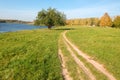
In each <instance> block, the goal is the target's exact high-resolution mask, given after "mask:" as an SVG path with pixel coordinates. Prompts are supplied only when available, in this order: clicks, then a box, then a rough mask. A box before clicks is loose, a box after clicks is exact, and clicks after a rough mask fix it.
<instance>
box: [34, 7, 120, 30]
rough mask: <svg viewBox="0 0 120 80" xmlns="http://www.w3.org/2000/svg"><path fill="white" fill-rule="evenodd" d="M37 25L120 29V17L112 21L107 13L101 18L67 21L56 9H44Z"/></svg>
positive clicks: (38, 16)
mask: <svg viewBox="0 0 120 80" xmlns="http://www.w3.org/2000/svg"><path fill="white" fill-rule="evenodd" d="M34 24H35V25H38V26H41V25H45V26H48V28H49V29H51V28H52V27H53V26H63V25H85V26H100V27H116V28H120V16H116V17H115V18H114V19H112V18H111V17H110V16H109V14H108V13H105V14H104V15H103V16H102V17H101V18H100V19H99V18H80V19H69V20H66V15H65V14H64V13H61V12H59V11H57V10H56V9H55V8H48V9H47V10H45V9H42V10H41V11H40V12H38V15H37V17H36V20H35V21H34Z"/></svg>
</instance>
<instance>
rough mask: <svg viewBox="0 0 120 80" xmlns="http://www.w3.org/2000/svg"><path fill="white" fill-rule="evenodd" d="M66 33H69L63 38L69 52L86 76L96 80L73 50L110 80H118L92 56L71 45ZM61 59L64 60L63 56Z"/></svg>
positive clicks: (63, 35)
mask: <svg viewBox="0 0 120 80" xmlns="http://www.w3.org/2000/svg"><path fill="white" fill-rule="evenodd" d="M66 32H67V31H65V32H63V34H62V38H63V39H64V43H65V45H66V47H67V50H68V51H69V52H70V54H71V56H72V57H73V59H74V61H75V62H76V63H77V64H78V66H79V67H80V68H81V69H82V70H83V71H84V72H85V73H86V75H87V76H88V77H89V79H90V80H96V78H95V75H93V74H92V73H91V71H90V70H89V69H88V68H87V67H86V66H85V65H84V63H83V62H82V61H80V60H79V58H78V57H77V56H76V55H75V53H74V52H73V51H72V49H74V50H75V51H76V52H77V53H78V55H79V56H81V57H83V58H84V59H85V60H86V61H87V62H89V63H90V64H92V65H93V66H94V68H96V69H97V70H98V71H100V72H101V73H103V74H104V75H105V76H106V77H107V78H108V80H116V78H115V77H114V76H113V75H112V74H111V73H109V72H108V71H107V70H106V69H105V68H104V67H103V65H102V64H100V63H99V62H97V61H95V60H93V59H92V57H91V56H88V55H87V54H85V53H83V52H82V51H81V50H79V49H78V48H77V46H75V45H74V44H73V43H71V42H70V41H69V40H68V38H67V37H66ZM71 48H72V49H71ZM61 58H63V56H62V57H61ZM64 64H65V63H64ZM64 76H65V75H64ZM68 78H69V77H68ZM65 80H69V79H67V78H66V79H65Z"/></svg>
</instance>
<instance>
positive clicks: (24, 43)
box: [0, 29, 63, 80]
mask: <svg viewBox="0 0 120 80" xmlns="http://www.w3.org/2000/svg"><path fill="white" fill-rule="evenodd" d="M60 33H61V31H60V30H47V29H46V30H32V31H20V32H10V33H2V34H0V80H63V78H62V74H61V66H60V61H59V58H58V38H59V34H60Z"/></svg>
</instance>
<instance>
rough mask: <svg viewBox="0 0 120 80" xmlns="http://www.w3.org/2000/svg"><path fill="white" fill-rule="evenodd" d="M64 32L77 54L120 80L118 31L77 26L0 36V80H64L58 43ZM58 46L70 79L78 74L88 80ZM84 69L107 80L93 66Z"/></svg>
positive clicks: (63, 48)
mask: <svg viewBox="0 0 120 80" xmlns="http://www.w3.org/2000/svg"><path fill="white" fill-rule="evenodd" d="M64 30H69V31H68V33H67V34H66V36H67V37H68V38H69V39H70V41H72V42H73V43H74V44H75V45H77V46H78V47H79V49H80V50H82V51H83V52H85V53H86V54H88V55H90V56H92V57H93V59H95V60H97V61H99V62H100V63H102V64H104V65H105V67H106V68H107V69H108V70H109V72H111V73H112V74H113V75H114V76H115V77H116V78H117V80H120V62H119V61H120V29H114V28H99V27H80V26H72V27H68V26H66V27H62V28H57V29H56V30H47V29H41V30H28V31H18V32H8V33H0V80H8V79H9V80H63V78H62V74H61V64H60V60H59V57H58V40H59V38H60V37H59V35H60V34H61V32H63V31H64ZM61 40H62V39H61ZM60 42H61V41H60ZM60 45H61V49H62V51H63V53H64V56H65V57H66V61H67V64H66V66H67V68H68V70H69V71H70V75H71V76H72V77H73V79H76V80H79V77H78V75H77V74H80V75H81V76H82V78H83V79H85V80H87V79H88V78H87V76H85V75H84V72H82V70H81V69H79V68H78V66H76V63H75V62H74V60H73V59H72V56H70V53H69V52H68V51H67V50H66V47H65V45H64V44H63V43H62V42H61V43H60ZM77 56H78V55H77ZM78 57H79V56H78ZM79 58H80V59H81V60H82V61H84V60H83V59H82V58H81V57H79ZM71 64H72V66H71ZM85 65H87V66H88V67H89V68H90V69H91V70H92V71H93V72H94V74H96V76H97V79H99V78H100V79H104V80H106V77H105V76H103V75H102V74H101V75H100V73H98V72H97V71H96V70H95V69H92V67H93V66H91V65H89V64H88V63H87V62H85ZM78 69H79V70H80V71H81V72H78ZM101 77H103V78H101Z"/></svg>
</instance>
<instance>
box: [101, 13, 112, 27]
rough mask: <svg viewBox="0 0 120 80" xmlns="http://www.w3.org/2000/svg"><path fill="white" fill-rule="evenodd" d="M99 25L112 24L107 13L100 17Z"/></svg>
mask: <svg viewBox="0 0 120 80" xmlns="http://www.w3.org/2000/svg"><path fill="white" fill-rule="evenodd" d="M100 26H102V27H111V26H112V20H111V18H110V16H109V15H108V13H105V14H104V15H103V16H102V17H101V19H100Z"/></svg>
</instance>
